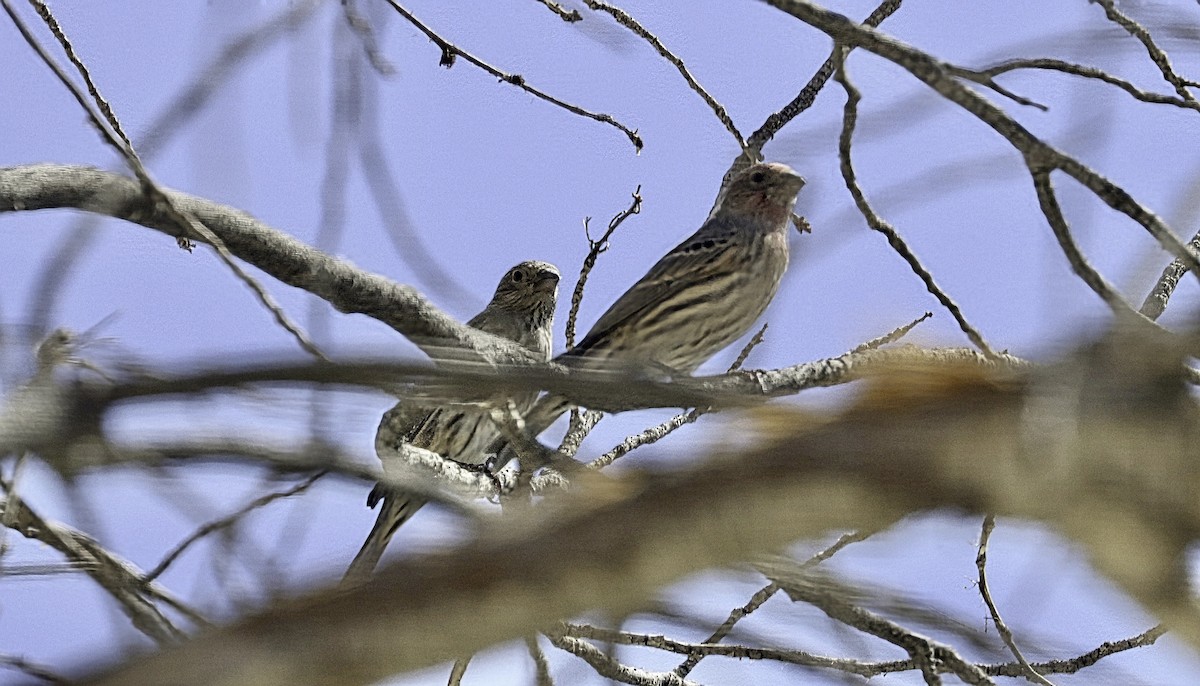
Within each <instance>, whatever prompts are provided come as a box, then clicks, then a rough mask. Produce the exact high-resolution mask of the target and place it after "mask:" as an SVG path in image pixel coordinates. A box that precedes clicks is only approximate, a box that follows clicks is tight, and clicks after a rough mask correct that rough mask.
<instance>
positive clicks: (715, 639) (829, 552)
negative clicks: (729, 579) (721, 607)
mask: <svg viewBox="0 0 1200 686" xmlns="http://www.w3.org/2000/svg"><path fill="white" fill-rule="evenodd" d="M873 533H874V532H871V531H851V532H849V533H844V534H842V535H841V536H839V537H838V540H836V541H834V542H833V544H832V545H830V546H829V547H828V548H825V549H824V550H821V551H820V552H818V553H817V554H815V555H813V556H812V557H810V558H808V559H807V560H805V561H804V562H803V563H802V564H801V565H800V569H808V568H810V567H815V566H816V565H819V564H821V563H822V562H824V561H825V560H828V559H829V558H831V557H833V556H834V555H836V554H837V553H838V551H840V550H841V549H843V548H845V547H846V546H848V545H850V544H851V543H858V542H859V541H865V540H866V539H867V538H869V537H870V536H871V534H873ZM780 588H781V587H780V586H779V584H777V583H775V582H774V581H772V582H770V583H769V584H767V585H766V586H763V587H762V588H760V589H758V590H757V591H756V592H755V593H754V595H752V596H750V600H748V601H747V602H746V604H745V605H743V606H741V607H738V608H734V609H733V611H731V612H730V613H729V616H728V617H726V618H725V621H724V622H722V623H721V626H719V627H717V629H716V631H714V632H712V635H710V636H709V637H708V638H706V639H704V643H705V644H715V643H720V642H721V641H724V640H725V638H726V637H727V636H729V634H730V633H732V632H733V627H734V626H736V625H737V623H738V622H740V621H742V620H743V619H745V618H746V617H748V616H749V615H750V614H751V613H753V612H755V611H756V610H758V608H760V607H762V606H763V605H764V604H766V602H767V601H768V600H770V599H771V598H772V597H774V595H775V594H776V593H778V592H779V590H780ZM703 658H704V655H690V656H688V658H687V659H686V660H684V661H683V662H681V663H679V666H678V667H676V668H675V670H674V671H675V673H676V674H678V675H679V676H681V677H684V676H687V675H688V674H690V673H691V671H692V670H693V669H695V668H696V665H698V664H700V660H701V659H703Z"/></svg>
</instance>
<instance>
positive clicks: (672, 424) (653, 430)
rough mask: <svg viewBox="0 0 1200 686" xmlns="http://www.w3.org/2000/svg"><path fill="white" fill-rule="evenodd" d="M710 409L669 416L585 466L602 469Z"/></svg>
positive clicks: (756, 338) (742, 357) (757, 338)
mask: <svg viewBox="0 0 1200 686" xmlns="http://www.w3.org/2000/svg"><path fill="white" fill-rule="evenodd" d="M766 332H767V325H766V324H765V323H764V324H763V325H762V328H761V329H759V330H758V333H756V334H754V335H753V336H752V337H751V338H750V340H749V341H748V342H747V343H746V345H745V346H744V347H743V348H742V350H741V352H739V353H738V356H737V359H735V360H734V361H733V364H731V365H730V366H729V370H728V372H726V373H730V372H734V371H737V370H738V369H741V367H742V364H743V363H744V362H745V361H746V358H747V357H749V356H750V351H751V350H754V348H755V347H756V346H757V345H758V344H759V343H762V341H763V334H765V333H766ZM710 411H712V408H699V407H697V408H695V409H692V410H690V411H688V412H681V413H680V414H677V415H675V416H674V417H671V418H670V419H668V420H667V421H665V422H663V423H662V424H659V425H658V426H652V427H650V428H649V429H646V430H644V431H642V432H641V433H638V434H634V435H633V436H629V437H628V438H626V439H625V440H623V441H621V443H620V445H617V446H615V447H614V448H613V449H612V450H609V451H608V452H606V453H604V454H603V455H601V456H600V457H597V458H596V459H594V460H592V461H591V462H589V463H588V465H587V466H588V468H589V469H604V468H605V467H607V466H608V465H610V464H612V463H613V462H615V461H617V460H618V459H620V458H622V457H624V456H625V455H628V454H629V453H630V452H632V451H633V450H635V449H636V448H640V447H641V446H643V445H650V444H651V443H657V442H658V441H661V440H662V439H664V438H666V437H667V436H669V435H670V434H671V433H673V432H674V431H675V430H676V429H678V428H679V427H681V426H685V425H687V424H692V423H694V422H695V421H696V420H697V419H699V418H700V417H701V416H703V415H705V414H707V413H708V412H710Z"/></svg>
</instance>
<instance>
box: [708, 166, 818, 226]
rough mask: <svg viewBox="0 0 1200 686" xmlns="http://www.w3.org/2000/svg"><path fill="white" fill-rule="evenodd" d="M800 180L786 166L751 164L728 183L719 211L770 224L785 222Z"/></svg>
mask: <svg viewBox="0 0 1200 686" xmlns="http://www.w3.org/2000/svg"><path fill="white" fill-rule="evenodd" d="M803 187H804V177H803V176H800V175H799V174H797V173H796V171H795V170H794V169H792V168H791V167H789V166H787V165H786V164H780V163H778V162H761V163H759V164H752V165H750V166H749V167H746V168H745V169H743V170H742V171H740V172H738V174H737V175H736V176H734V177H733V179H732V180H731V181H730V182H729V187H728V188H726V189H725V195H724V197H723V199H722V200H721V206H720V208H719V211H725V212H735V213H739V214H744V215H749V216H752V217H755V218H758V219H762V220H764V221H767V222H769V223H770V224H772V225H774V224H777V223H783V222H786V221H787V218H788V217H789V216H791V213H792V208H793V207H794V206H795V204H796V194H797V193H799V192H800V189H801V188H803Z"/></svg>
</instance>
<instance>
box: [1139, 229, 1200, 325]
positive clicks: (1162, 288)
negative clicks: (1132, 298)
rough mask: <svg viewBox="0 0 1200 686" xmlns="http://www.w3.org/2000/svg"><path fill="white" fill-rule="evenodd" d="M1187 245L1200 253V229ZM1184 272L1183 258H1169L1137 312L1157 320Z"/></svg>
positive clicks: (1185, 267)
mask: <svg viewBox="0 0 1200 686" xmlns="http://www.w3.org/2000/svg"><path fill="white" fill-rule="evenodd" d="M1188 247H1189V248H1191V249H1192V250H1194V251H1196V253H1197V254H1200V231H1197V232H1196V233H1195V234H1193V235H1192V240H1190V241H1188ZM1186 273H1187V265H1186V264H1184V262H1183V260H1181V259H1179V258H1175V259H1173V260H1171V262H1170V264H1168V265H1167V266H1166V267H1164V268H1163V271H1162V274H1160V275H1159V277H1158V281H1156V282H1155V283H1154V287H1153V288H1151V289H1150V292H1149V293H1147V294H1146V299H1145V300H1143V301H1142V306H1141V307H1140V308H1139V309H1138V312H1139V313H1141V314H1142V315H1143V316H1144V317H1147V318H1148V319H1150V320H1152V321H1158V318H1159V317H1161V316H1162V313H1163V312H1165V311H1166V310H1167V302H1168V301H1170V299H1171V295H1172V294H1174V293H1175V287H1176V286H1178V285H1179V280H1180V279H1182V278H1183V275H1184V274H1186Z"/></svg>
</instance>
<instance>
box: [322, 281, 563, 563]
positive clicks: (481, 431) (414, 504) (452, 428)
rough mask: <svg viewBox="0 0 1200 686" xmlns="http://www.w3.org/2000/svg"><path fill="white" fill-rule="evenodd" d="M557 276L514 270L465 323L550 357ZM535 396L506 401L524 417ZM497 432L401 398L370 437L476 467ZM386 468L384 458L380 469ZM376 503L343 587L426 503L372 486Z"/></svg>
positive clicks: (484, 422) (389, 447)
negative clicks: (372, 517) (367, 528)
mask: <svg viewBox="0 0 1200 686" xmlns="http://www.w3.org/2000/svg"><path fill="white" fill-rule="evenodd" d="M559 278H560V275H559V272H558V269H557V268H556V267H555V266H554V265H552V264H550V263H549V262H540V261H536V260H530V261H526V262H522V263H520V264H518V265H516V266H514V267H513V268H511V269H509V270H508V271H507V272H506V273H505V274H504V276H503V277H502V278H501V279H500V283H499V285H497V286H496V292H495V295H493V296H492V299H491V302H489V303H488V304H487V306H486V307H485V308H484V309H483V311H482V312H480V313H479V314H477V315H475V316H474V317H472V318H471V320H470V321H468V322H467V325H468V326H471V327H474V328H476V329H479V330H480V331H485V332H487V333H490V334H494V335H496V336H501V337H504V338H507V339H509V340H511V341H514V342H516V343H517V344H518V345H520V346H522V347H524V348H526V349H528V350H530V351H531V352H533V353H534V354H535V355H536V356H537V357H538V358H539V359H540V360H541V361H547V360H549V359H550V352H551V350H552V340H551V328H552V326H553V324H554V308H555V305H556V304H557V301H558V282H559ZM536 396H537V393H536V392H531V393H528V394H523V395H521V396H520V397H513V398H510V400H512V402H513V404H514V406H515V407H516V408H517V410H518V411H520V412H524V411H525V410H527V409H528V408H529V407H530V405H532V404H533V401H534V399H535V398H536ZM498 435H499V430H498V429H497V428H496V426H495V424H494V423H493V422H492V420H491V417H490V412H489V409H488V408H486V407H469V406H458V407H453V408H451V407H441V408H437V409H434V410H432V411H430V410H428V409H427V408H422V407H420V406H418V405H415V404H413V403H410V402H406V401H404V400H401V401H400V402H398V403H396V405H395V406H394V407H392V409H390V410H388V411H387V412H386V413H384V415H383V418H382V420H381V421H380V423H379V429H378V431H377V432H376V434H375V449H376V452H377V453H379V454H380V456H381V457H382V456H384V455H387V454H390V453H392V452H394V451H395V450H396V449H397V448H398V447H399V446H400V445H401V444H402V443H411V444H412V445H415V446H417V447H420V448H425V449H427V450H431V451H433V452H435V453H438V454H439V455H441V456H442V457H445V458H448V459H451V460H456V461H459V462H463V463H464V464H479V463H482V462H483V460H484V457H485V455H484V449H485V448H486V447H487V446H488V445H489V444H490V443H491V442H492V441H493V440H494V439H495V438H496V437H497V436H498ZM387 465H388V460H386V459H385V460H384V468H385V470H386V468H387ZM381 501H382V507H381V508H380V511H379V515H378V516H377V517H376V519H375V524H374V526H372V527H371V531H370V533H369V534H368V535H367V538H366V541H365V542H364V543H363V545H362V548H361V549H360V550H359V552H358V554H357V555H355V557H354V560H353V561H352V562H351V563H350V566H349V568H348V569H347V570H346V574H345V576H344V579H345V580H346V581H347V582H350V583H357V582H361V581H364V580H366V579H367V578H368V577H369V576H370V574H371V572H372V571H373V570H374V569H375V566H376V565H377V564H378V563H379V559H380V557H382V556H383V551H384V550H385V549H386V548H387V545H388V543H389V542H390V541H391V539H392V536H393V535H395V533H396V530H397V529H399V528H400V526H401V525H402V524H404V523H405V522H407V521H408V520H409V519H410V518H411V517H412V516H413V515H414V514H416V512H417V511H418V510H419V509H420V508H421V506H423V505H424V504H425V501H424V500H422V499H421V498H419V497H416V496H414V495H411V494H406V493H404V492H399V491H396V490H394V489H390V488H387V487H385V486H384V485H383V484H377V485H376V486H375V488H374V489H373V490H372V491H371V494H370V495H369V496H367V505H368V506H369V507H371V508H374V507H375V506H376V505H379V504H380V502H381Z"/></svg>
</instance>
